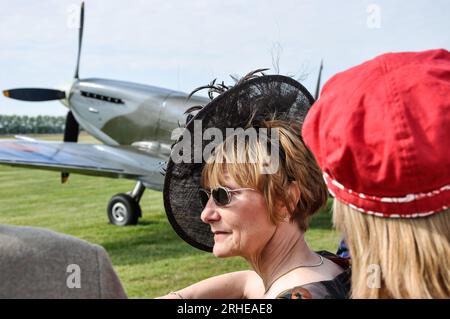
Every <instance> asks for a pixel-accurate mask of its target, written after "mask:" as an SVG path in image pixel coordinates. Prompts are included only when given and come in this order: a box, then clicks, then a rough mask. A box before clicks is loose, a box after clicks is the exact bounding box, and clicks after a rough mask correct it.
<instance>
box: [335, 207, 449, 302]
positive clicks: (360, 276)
mask: <svg viewBox="0 0 450 319" xmlns="http://www.w3.org/2000/svg"><path fill="white" fill-rule="evenodd" d="M333 222H334V224H335V226H336V228H337V229H338V230H340V231H341V232H342V233H343V234H344V236H345V240H346V242H347V244H348V247H349V250H350V254H351V257H352V297H353V298H450V210H445V211H443V212H440V213H437V214H435V215H432V216H428V217H423V218H415V219H387V218H380V217H375V216H371V215H367V214H362V213H360V212H358V211H356V210H354V209H352V208H350V207H349V206H347V205H345V204H344V203H342V202H340V201H338V200H334V214H333ZM374 266H375V268H374ZM376 269H378V270H379V271H380V273H379V275H380V277H379V278H380V281H379V283H380V285H379V287H373V286H371V284H370V279H371V278H370V277H371V276H374V275H376V274H374V273H373V271H374V270H376ZM372 279H373V278H372Z"/></svg>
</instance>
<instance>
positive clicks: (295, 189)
mask: <svg viewBox="0 0 450 319" xmlns="http://www.w3.org/2000/svg"><path fill="white" fill-rule="evenodd" d="M288 192H289V193H288V196H289V200H290V201H291V202H292V203H293V204H294V206H296V205H297V203H298V201H299V200H300V193H301V192H300V187H299V186H298V184H297V182H296V181H293V182H290V184H289V188H288Z"/></svg>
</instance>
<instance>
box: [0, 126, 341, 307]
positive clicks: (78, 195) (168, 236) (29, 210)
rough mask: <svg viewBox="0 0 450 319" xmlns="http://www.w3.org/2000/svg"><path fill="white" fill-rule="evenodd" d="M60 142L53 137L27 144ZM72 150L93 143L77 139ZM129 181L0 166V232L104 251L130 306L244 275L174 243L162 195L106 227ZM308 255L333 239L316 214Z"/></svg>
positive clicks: (231, 261)
mask: <svg viewBox="0 0 450 319" xmlns="http://www.w3.org/2000/svg"><path fill="white" fill-rule="evenodd" d="M35 137H36V138H42V139H47V140H62V136H60V135H45V136H35ZM80 142H84V143H86V142H88V143H95V142H96V141H95V140H94V139H93V138H92V137H89V136H87V135H86V134H82V135H81V137H80ZM134 184H135V183H134V181H132V180H122V179H109V178H102V177H90V176H82V175H75V174H72V175H71V176H70V178H69V182H68V183H67V184H64V185H62V184H61V183H60V174H59V173H57V172H50V171H43V170H36V169H24V168H15V167H10V166H3V165H0V224H12V225H24V226H36V227H43V228H48V229H52V230H55V231H58V232H62V233H65V234H69V235H72V236H76V237H79V238H81V239H84V240H87V241H90V242H93V243H96V244H99V245H102V246H103V247H105V249H106V250H107V251H108V253H109V255H110V257H111V259H112V262H113V265H114V268H115V269H116V271H117V273H118V275H119V277H120V279H121V281H122V283H123V285H124V287H125V290H126V292H127V294H128V296H129V297H130V298H152V297H157V296H160V295H163V294H166V293H168V292H169V291H172V290H176V289H179V288H182V287H185V286H187V285H189V284H191V283H194V282H196V281H199V280H201V279H204V278H207V277H210V276H213V275H218V274H222V273H225V272H229V271H236V270H242V269H248V265H247V264H246V262H245V261H244V260H243V259H241V258H226V259H218V258H215V257H214V256H212V255H211V254H209V253H204V252H201V251H199V250H197V249H195V248H193V247H191V246H189V245H188V244H186V243H185V242H184V241H183V240H181V239H180V238H179V237H178V236H177V234H176V233H175V232H174V231H173V230H172V228H171V226H170V224H169V222H168V221H167V218H166V214H165V211H164V206H163V200H162V193H160V192H156V191H151V190H146V191H145V193H144V195H143V197H142V200H141V207H142V213H143V217H142V218H141V219H140V220H139V224H138V225H137V226H131V227H116V226H113V225H110V224H108V220H107V216H106V205H107V203H108V201H109V199H110V198H111V196H113V195H114V194H116V193H123V192H127V191H129V190H131V189H132V188H133V187H134ZM306 238H307V240H308V243H309V244H310V246H311V247H312V248H313V249H315V250H323V249H326V250H329V251H331V252H335V251H336V247H337V245H338V242H339V239H340V235H339V234H338V233H337V232H336V231H334V230H332V227H331V213H330V212H329V210H324V211H322V212H320V213H319V214H317V215H316V216H315V217H314V219H313V221H312V224H311V227H310V229H309V230H308V232H307V233H306Z"/></svg>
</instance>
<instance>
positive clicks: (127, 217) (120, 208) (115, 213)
mask: <svg viewBox="0 0 450 319" xmlns="http://www.w3.org/2000/svg"><path fill="white" fill-rule="evenodd" d="M107 212H108V219H109V222H110V223H111V224H113V225H116V226H127V225H136V224H137V222H138V219H139V217H140V216H141V207H140V206H139V204H138V203H137V202H136V201H135V200H134V198H133V197H131V196H130V195H128V194H122V193H121V194H117V195H114V196H113V197H112V198H111V200H110V201H109V203H108V208H107Z"/></svg>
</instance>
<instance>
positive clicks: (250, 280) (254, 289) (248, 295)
mask: <svg viewBox="0 0 450 319" xmlns="http://www.w3.org/2000/svg"><path fill="white" fill-rule="evenodd" d="M245 280H246V284H245V288H244V298H245V299H260V298H263V296H264V284H263V281H262V279H261V277H260V276H259V275H258V274H257V273H256V272H254V271H253V270H247V271H245Z"/></svg>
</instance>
